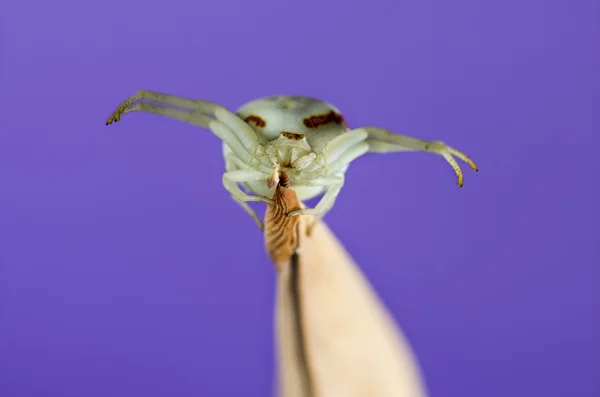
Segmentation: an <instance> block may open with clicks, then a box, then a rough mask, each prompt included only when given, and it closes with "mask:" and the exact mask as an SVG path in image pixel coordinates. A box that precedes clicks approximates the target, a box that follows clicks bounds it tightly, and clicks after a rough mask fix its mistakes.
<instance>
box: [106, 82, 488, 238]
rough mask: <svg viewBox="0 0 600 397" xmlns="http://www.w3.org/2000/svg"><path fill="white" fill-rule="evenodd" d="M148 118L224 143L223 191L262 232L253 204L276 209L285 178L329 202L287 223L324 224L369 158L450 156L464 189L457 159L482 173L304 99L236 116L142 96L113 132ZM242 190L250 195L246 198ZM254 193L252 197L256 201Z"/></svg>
mask: <svg viewBox="0 0 600 397" xmlns="http://www.w3.org/2000/svg"><path fill="white" fill-rule="evenodd" d="M134 111H141V112H147V113H154V114H158V115H161V116H166V117H169V118H173V119H177V120H181V121H185V122H187V123H190V124H193V125H196V126H199V127H203V128H207V129H209V130H211V131H212V132H213V133H214V134H215V135H216V136H217V137H219V138H220V139H221V140H222V141H223V156H224V157H225V169H226V172H225V173H224V174H223V186H224V187H225V189H226V190H227V191H228V192H229V193H230V194H231V197H232V198H233V199H234V200H235V201H237V202H238V203H239V205H240V206H241V207H242V208H243V209H244V210H245V211H246V212H247V213H248V214H249V215H250V216H251V217H252V219H254V221H255V222H256V223H257V225H258V226H259V227H260V228H261V230H262V229H263V224H262V221H261V220H260V218H259V217H258V216H257V215H256V212H255V211H254V210H253V209H252V208H251V207H250V206H249V205H248V202H264V203H267V204H271V205H273V204H274V203H273V200H272V199H271V196H272V194H273V189H274V188H275V187H276V186H277V184H278V182H279V175H280V172H281V171H285V172H286V173H287V175H288V177H289V181H290V185H291V187H292V188H293V189H294V190H295V191H296V193H297V195H298V198H299V199H300V200H301V201H305V200H309V199H311V198H314V197H317V196H319V195H322V197H321V199H320V201H319V202H318V203H317V205H316V206H315V207H314V208H302V209H296V210H293V211H291V212H289V213H288V214H287V215H288V216H297V215H313V216H314V217H315V219H321V218H323V216H325V214H326V213H327V212H328V211H329V210H330V209H331V208H332V207H333V205H334V203H335V200H336V198H337V196H338V194H339V193H340V190H341V189H342V186H343V185H344V175H345V173H346V170H347V169H348V166H349V165H350V163H351V162H352V161H353V160H355V159H357V158H358V157H361V156H362V155H364V154H365V153H367V152H374V153H388V152H403V151H424V152H430V153H436V154H439V155H441V156H442V157H444V159H446V161H447V162H448V163H449V164H450V165H451V166H452V168H453V169H454V172H455V173H456V175H457V177H458V186H459V187H460V186H462V185H463V175H462V171H461V169H460V167H459V166H458V164H457V162H456V160H455V159H454V157H453V156H456V157H458V158H459V159H461V160H463V161H465V162H466V163H468V164H469V165H470V166H471V168H473V170H475V171H477V166H475V164H474V163H473V161H471V160H470V159H469V158H468V157H467V156H465V155H464V154H463V153H461V152H459V151H458V150H456V149H453V148H451V147H449V146H446V145H445V144H444V143H443V142H440V141H425V140H421V139H417V138H412V137H409V136H405V135H400V134H396V133H392V132H390V131H388V130H386V129H383V128H378V127H361V128H355V129H350V128H349V127H348V125H347V124H346V122H345V120H344V118H343V116H342V114H341V113H340V111H339V110H338V109H337V108H336V107H335V106H333V105H331V104H329V103H327V102H325V101H321V100H318V99H314V98H309V97H302V96H272V97H265V98H259V99H255V100H253V101H250V102H248V103H246V104H244V105H243V106H242V107H241V108H239V109H238V110H237V112H236V113H232V112H231V111H229V110H227V109H225V108H224V107H223V106H220V105H218V104H216V103H213V102H209V101H204V100H193V99H187V98H183V97H179V96H174V95H168V94H161V93H158V92H153V91H148V90H140V91H138V92H137V93H136V94H135V95H133V96H131V97H129V98H128V99H126V100H125V101H123V102H122V103H121V105H119V107H118V108H117V110H116V111H115V112H114V113H113V114H112V115H111V116H110V117H109V118H108V120H107V121H106V125H109V124H112V123H113V122H117V121H119V120H120V119H121V116H122V115H124V114H126V113H130V112H134ZM240 185H241V186H242V187H244V188H245V190H246V191H247V192H248V193H247V192H245V191H243V190H242V189H241V188H240ZM249 193H251V194H249Z"/></svg>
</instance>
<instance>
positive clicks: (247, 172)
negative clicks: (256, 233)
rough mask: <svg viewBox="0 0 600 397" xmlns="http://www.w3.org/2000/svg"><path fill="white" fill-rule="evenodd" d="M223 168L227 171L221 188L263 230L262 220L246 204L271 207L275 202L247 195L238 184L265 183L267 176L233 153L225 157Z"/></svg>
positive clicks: (266, 198) (267, 198)
mask: <svg viewBox="0 0 600 397" xmlns="http://www.w3.org/2000/svg"><path fill="white" fill-rule="evenodd" d="M225 168H226V170H227V171H226V172H225V173H224V174H223V187H225V189H226V190H227V191H228V192H229V193H230V194H231V197H232V198H233V200H234V201H236V202H237V203H238V204H239V205H240V206H241V207H242V208H243V209H244V211H246V213H247V214H248V215H250V217H252V219H254V222H256V224H257V225H258V227H259V228H260V230H264V225H263V222H262V220H261V219H260V218H259V217H258V215H257V214H256V211H254V210H253V209H252V208H250V206H249V205H248V202H263V203H267V204H271V205H273V204H274V203H275V202H274V201H273V199H271V198H269V197H263V196H253V195H250V194H247V193H246V192H244V191H243V190H242V189H240V187H239V185H238V183H244V182H253V181H265V183H267V182H266V181H267V179H268V178H269V175H267V174H265V172H261V171H260V170H255V169H252V168H250V166H249V165H248V164H246V163H244V162H243V161H241V160H240V158H239V157H237V155H236V154H234V153H229V154H228V155H227V156H226V160H225Z"/></svg>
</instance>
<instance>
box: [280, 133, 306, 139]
mask: <svg viewBox="0 0 600 397" xmlns="http://www.w3.org/2000/svg"><path fill="white" fill-rule="evenodd" d="M281 135H282V136H283V137H284V138H287V139H293V140H294V141H300V140H302V139H304V138H306V135H304V134H296V133H294V132H288V131H281Z"/></svg>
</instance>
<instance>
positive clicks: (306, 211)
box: [287, 176, 344, 221]
mask: <svg viewBox="0 0 600 397" xmlns="http://www.w3.org/2000/svg"><path fill="white" fill-rule="evenodd" d="M306 185H308V186H327V190H326V191H325V194H324V195H323V197H321V200H319V202H318V203H317V205H316V207H315V208H301V209H297V210H293V211H290V212H289V213H288V214H287V216H298V215H313V216H314V217H315V218H316V219H315V221H318V220H320V219H322V218H323V217H324V216H325V214H327V212H329V210H330V209H331V208H332V207H333V205H334V204H335V200H336V198H337V196H338V195H339V193H340V191H341V190H342V187H343V186H344V177H343V176H330V177H325V178H316V179H313V180H311V181H310V182H307V184H306Z"/></svg>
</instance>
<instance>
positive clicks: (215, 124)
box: [122, 102, 252, 161]
mask: <svg viewBox="0 0 600 397" xmlns="http://www.w3.org/2000/svg"><path fill="white" fill-rule="evenodd" d="M135 111H141V112H145V113H152V114H158V115H160V116H166V117H169V118H171V119H175V120H179V121H184V122H186V123H189V124H192V125H195V126H198V127H203V128H207V129H209V130H210V131H212V132H213V133H214V134H215V135H216V136H217V137H219V139H221V140H222V141H223V142H225V143H226V144H227V145H228V146H229V147H231V149H232V150H233V151H234V152H235V153H237V154H238V155H240V156H241V157H242V158H244V160H246V161H250V159H251V158H252V155H251V154H250V153H248V150H246V149H245V148H244V146H242V144H241V142H240V140H239V139H238V136H237V135H236V134H235V133H234V131H232V130H231V129H230V128H229V127H227V126H226V125H224V124H223V123H221V122H219V121H217V120H215V119H213V118H211V117H209V116H207V115H205V114H202V113H198V112H187V111H184V110H179V109H175V108H169V107H165V106H162V105H156V104H154V103H148V102H138V103H136V104H134V105H131V106H129V107H127V108H125V110H123V112H122V114H126V113H130V112H135Z"/></svg>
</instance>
